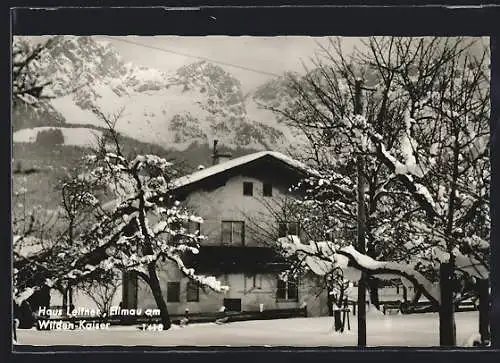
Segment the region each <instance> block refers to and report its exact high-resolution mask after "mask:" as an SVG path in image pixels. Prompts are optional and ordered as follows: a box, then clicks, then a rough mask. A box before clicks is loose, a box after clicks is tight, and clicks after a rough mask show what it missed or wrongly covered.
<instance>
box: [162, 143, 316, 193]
mask: <svg viewBox="0 0 500 363" xmlns="http://www.w3.org/2000/svg"><path fill="white" fill-rule="evenodd" d="M265 156H272V157H274V158H275V159H278V160H280V161H283V162H285V163H286V164H288V165H290V166H291V167H293V168H296V169H300V170H302V171H304V172H306V173H312V174H317V172H316V171H315V170H314V169H312V168H310V167H309V166H307V165H306V164H304V163H302V162H300V161H298V160H295V159H293V158H291V157H289V156H286V155H284V154H282V153H280V152H277V151H259V152H256V153H252V154H248V155H244V156H240V157H238V158H234V159H230V160H228V161H225V162H223V163H220V164H216V165H213V166H210V167H208V168H205V169H202V170H198V171H195V172H194V173H191V174H188V175H185V176H182V177H180V178H177V179H175V180H173V181H172V188H173V189H177V188H181V187H184V186H186V185H189V184H193V183H196V182H198V181H201V180H203V179H206V178H209V177H211V176H213V175H217V174H219V173H222V172H224V171H226V170H230V169H232V168H235V167H237V166H241V165H244V164H247V163H249V162H252V161H254V160H258V159H260V158H263V157H265Z"/></svg>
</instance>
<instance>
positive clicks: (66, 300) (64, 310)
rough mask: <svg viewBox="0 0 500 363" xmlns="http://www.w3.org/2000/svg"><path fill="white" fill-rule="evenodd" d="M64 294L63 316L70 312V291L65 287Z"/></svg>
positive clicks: (62, 291)
mask: <svg viewBox="0 0 500 363" xmlns="http://www.w3.org/2000/svg"><path fill="white" fill-rule="evenodd" d="M61 293H62V296H63V298H62V308H63V314H64V315H66V313H67V311H68V289H67V288H65V287H63V288H62V290H61Z"/></svg>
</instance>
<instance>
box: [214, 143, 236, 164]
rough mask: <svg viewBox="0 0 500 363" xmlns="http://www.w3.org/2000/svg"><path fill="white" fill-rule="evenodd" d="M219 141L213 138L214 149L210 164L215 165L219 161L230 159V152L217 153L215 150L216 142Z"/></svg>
mask: <svg viewBox="0 0 500 363" xmlns="http://www.w3.org/2000/svg"><path fill="white" fill-rule="evenodd" d="M218 143H219V140H214V149H213V153H212V165H217V164H219V163H220V162H221V161H222V162H223V161H225V160H228V159H231V157H232V155H231V154H230V153H219V151H218V150H217V144H218Z"/></svg>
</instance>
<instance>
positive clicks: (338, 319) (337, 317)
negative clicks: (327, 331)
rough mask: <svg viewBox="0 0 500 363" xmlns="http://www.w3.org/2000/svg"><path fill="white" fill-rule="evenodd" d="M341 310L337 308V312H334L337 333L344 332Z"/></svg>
mask: <svg viewBox="0 0 500 363" xmlns="http://www.w3.org/2000/svg"><path fill="white" fill-rule="evenodd" d="M340 313H341V310H340V308H339V307H338V306H337V307H336V309H335V311H334V313H333V314H334V315H333V316H334V325H335V331H341V330H342V318H341V315H340Z"/></svg>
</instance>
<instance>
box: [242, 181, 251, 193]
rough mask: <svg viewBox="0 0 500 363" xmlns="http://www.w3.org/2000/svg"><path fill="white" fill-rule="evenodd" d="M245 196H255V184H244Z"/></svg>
mask: <svg viewBox="0 0 500 363" xmlns="http://www.w3.org/2000/svg"><path fill="white" fill-rule="evenodd" d="M243 195H250V196H252V195H253V183H252V182H243Z"/></svg>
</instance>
